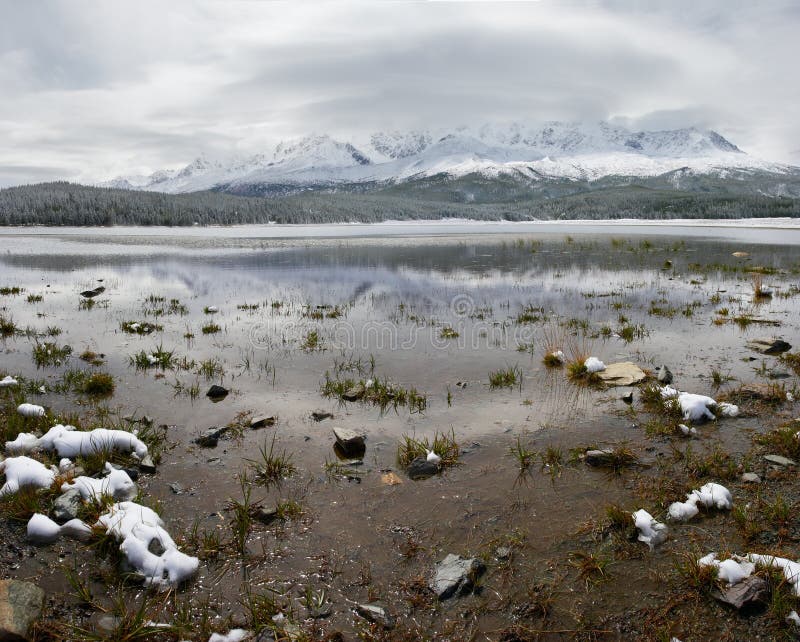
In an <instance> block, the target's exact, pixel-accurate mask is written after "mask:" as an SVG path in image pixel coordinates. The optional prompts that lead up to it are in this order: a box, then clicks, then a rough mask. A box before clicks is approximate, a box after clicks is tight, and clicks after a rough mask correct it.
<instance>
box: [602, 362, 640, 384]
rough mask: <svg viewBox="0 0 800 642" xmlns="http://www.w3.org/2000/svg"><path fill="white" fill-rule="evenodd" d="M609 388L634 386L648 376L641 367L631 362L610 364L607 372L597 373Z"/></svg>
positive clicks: (607, 366)
mask: <svg viewBox="0 0 800 642" xmlns="http://www.w3.org/2000/svg"><path fill="white" fill-rule="evenodd" d="M595 374H596V375H597V376H598V377H600V379H601V380H602V381H604V382H605V383H606V385H609V386H632V385H634V384H636V383H639V382H640V381H644V379H645V377H646V376H647V375H646V374H645V373H644V370H642V369H641V368H640V367H639V366H637V365H636V364H635V363H631V362H630V361H622V362H620V363H609V364H607V365H606V369H605V370H601V371H600V372H596V373H595Z"/></svg>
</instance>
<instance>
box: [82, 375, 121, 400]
mask: <svg viewBox="0 0 800 642" xmlns="http://www.w3.org/2000/svg"><path fill="white" fill-rule="evenodd" d="M114 388H115V384H114V377H112V376H111V375H110V374H108V373H106V372H95V373H93V374H91V375H89V376H88V377H87V378H86V380H85V381H84V382H83V385H82V387H81V392H82V393H84V394H86V395H90V396H92V397H110V396H111V395H112V394H114Z"/></svg>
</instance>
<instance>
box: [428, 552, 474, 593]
mask: <svg viewBox="0 0 800 642" xmlns="http://www.w3.org/2000/svg"><path fill="white" fill-rule="evenodd" d="M485 570H486V567H485V566H484V564H483V562H481V561H480V560H479V559H477V558H475V557H471V558H468V559H465V558H462V557H460V556H458V555H453V554H452V553H450V554H449V555H448V556H447V557H445V558H444V559H443V560H442V561H441V562H439V563H438V564H437V565H436V569H435V571H434V573H433V576H432V577H431V580H430V582H429V584H428V586H429V587H430V589H431V590H432V591H433V592H434V593H436V596H437V597H438V598H439V599H440V600H446V599H448V598H450V597H453V596H454V595H466V594H468V593H470V592H472V590H473V589H474V588H475V581H476V580H477V579H478V577H480V576H481V574H482V573H483V572H484V571H485Z"/></svg>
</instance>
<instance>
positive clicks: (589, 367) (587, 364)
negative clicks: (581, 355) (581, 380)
mask: <svg viewBox="0 0 800 642" xmlns="http://www.w3.org/2000/svg"><path fill="white" fill-rule="evenodd" d="M583 367H584V368H586V372H588V373H589V374H592V373H594V372H602V371H603V370H605V369H606V364H604V363H603V362H602V361H600V359H598V358H597V357H589V358H588V359H587V360H586V361H584V362H583Z"/></svg>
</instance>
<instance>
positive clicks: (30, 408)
mask: <svg viewBox="0 0 800 642" xmlns="http://www.w3.org/2000/svg"><path fill="white" fill-rule="evenodd" d="M17 413H18V414H20V415H22V416H23V417H44V408H42V406H37V405H36V404H33V403H23V404H20V405H19V406H17Z"/></svg>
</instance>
